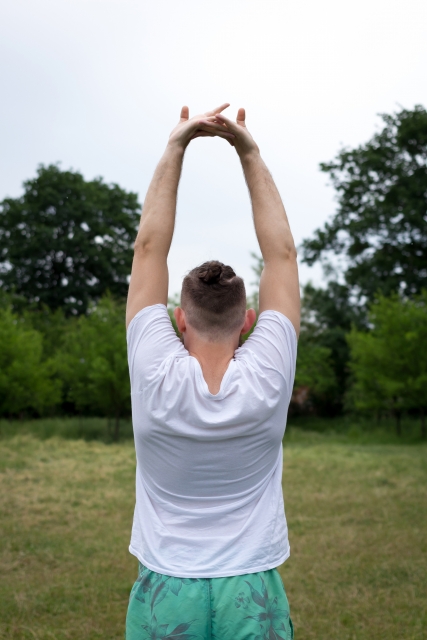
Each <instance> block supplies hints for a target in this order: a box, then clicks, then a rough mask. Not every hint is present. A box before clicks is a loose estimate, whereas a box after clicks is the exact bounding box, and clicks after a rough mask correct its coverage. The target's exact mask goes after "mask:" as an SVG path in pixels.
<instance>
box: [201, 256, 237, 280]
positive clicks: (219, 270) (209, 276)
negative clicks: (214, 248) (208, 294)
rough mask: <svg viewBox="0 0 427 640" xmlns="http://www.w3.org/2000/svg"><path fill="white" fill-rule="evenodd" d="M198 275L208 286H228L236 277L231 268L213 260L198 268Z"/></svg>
mask: <svg viewBox="0 0 427 640" xmlns="http://www.w3.org/2000/svg"><path fill="white" fill-rule="evenodd" d="M197 275H198V277H199V279H200V280H202V281H203V282H205V283H206V284H223V285H224V284H227V283H228V281H229V280H231V278H234V276H235V275H236V274H235V273H234V271H233V269H232V268H231V267H228V266H227V265H225V264H223V263H222V262H218V260H211V261H210V262H205V263H204V264H202V265H201V266H200V267H198V268H197Z"/></svg>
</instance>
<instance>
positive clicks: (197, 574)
mask: <svg viewBox="0 0 427 640" xmlns="http://www.w3.org/2000/svg"><path fill="white" fill-rule="evenodd" d="M129 553H131V554H132V555H133V556H135V557H136V558H137V559H138V560H139V561H140V563H141V564H143V565H144V567H147V569H150V571H155V572H156V573H160V574H162V575H164V576H171V577H172V578H231V577H233V576H243V575H246V574H247V573H259V572H260V571H269V570H270V569H275V568H276V567H278V566H280V565H281V564H283V563H284V562H285V561H286V560H287V559H288V558H289V556H290V554H291V548H290V546H289V545H288V548H287V550H286V551H285V553H284V554H283V555H282V556H281V557H279V558H278V560H277V561H274V562H268V563H266V564H262V565H259V566H256V567H245V568H244V569H237V570H234V571H230V572H227V571H226V572H223V571H220V572H218V571H207V572H206V571H180V572H178V573H175V572H174V571H169V570H166V569H164V568H161V567H156V566H155V565H153V564H151V562H147V561H146V560H145V559H144V557H143V556H142V555H141V554H140V553H139V552H138V551H137V550H136V549H135V548H134V547H132V545H129Z"/></svg>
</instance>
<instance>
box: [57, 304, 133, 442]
mask: <svg viewBox="0 0 427 640" xmlns="http://www.w3.org/2000/svg"><path fill="white" fill-rule="evenodd" d="M69 324H70V326H69V328H68V331H67V333H66V335H65V338H64V343H63V346H62V349H61V350H60V351H59V352H58V354H57V366H58V371H59V372H60V375H61V377H62V379H63V380H64V383H65V385H66V389H67V398H68V400H70V401H71V402H73V403H74V405H75V406H76V408H77V410H78V411H80V412H89V413H92V414H93V413H94V414H95V415H102V416H107V417H109V418H114V420H115V432H114V436H115V438H116V439H117V438H118V436H119V423H120V418H121V417H122V416H129V415H130V382H129V372H128V362H127V350H126V331H125V310H124V306H123V305H122V304H120V303H117V302H116V301H114V299H113V298H112V297H111V296H106V297H104V298H103V299H102V300H101V302H100V303H99V304H98V305H97V306H96V307H94V308H93V309H91V310H90V313H89V314H88V315H87V316H81V317H80V318H78V319H75V320H70V321H69Z"/></svg>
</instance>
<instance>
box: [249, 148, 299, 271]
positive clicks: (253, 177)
mask: <svg viewBox="0 0 427 640" xmlns="http://www.w3.org/2000/svg"><path fill="white" fill-rule="evenodd" d="M241 163H242V168H243V172H244V175H245V179H246V183H247V185H248V189H249V194H250V197H251V201H252V211H253V218H254V225H255V232H256V235H257V238H258V242H259V246H260V249H261V253H262V256H263V258H264V262H265V263H266V264H267V263H268V262H271V261H274V260H277V259H289V258H291V259H295V257H296V249H295V244H294V240H293V237H292V233H291V229H290V226H289V222H288V218H287V215H286V211H285V208H284V206H283V202H282V199H281V197H280V194H279V191H278V190H277V187H276V185H275V183H274V180H273V178H272V176H271V174H270V172H269V170H268V169H267V167H266V165H265V163H264V161H263V159H262V158H261V156H260V154H259V152H253V153H249V154H246V155H244V156H242V157H241Z"/></svg>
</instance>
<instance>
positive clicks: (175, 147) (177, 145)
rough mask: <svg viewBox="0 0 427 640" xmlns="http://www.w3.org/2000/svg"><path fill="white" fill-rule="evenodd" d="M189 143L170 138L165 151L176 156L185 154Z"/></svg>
mask: <svg viewBox="0 0 427 640" xmlns="http://www.w3.org/2000/svg"><path fill="white" fill-rule="evenodd" d="M186 148H187V145H184V144H183V143H182V142H178V141H177V140H169V141H168V143H167V145H166V151H165V153H170V154H173V155H174V156H178V157H179V156H181V157H183V156H184V153H185V150H186Z"/></svg>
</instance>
